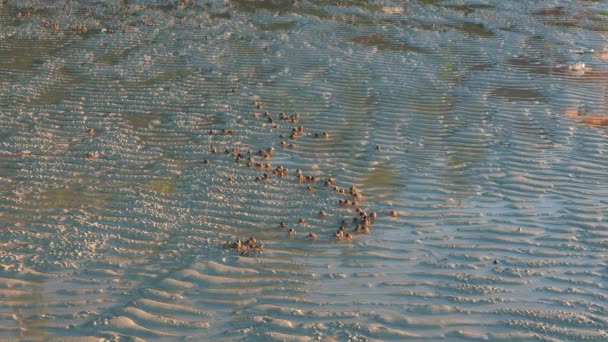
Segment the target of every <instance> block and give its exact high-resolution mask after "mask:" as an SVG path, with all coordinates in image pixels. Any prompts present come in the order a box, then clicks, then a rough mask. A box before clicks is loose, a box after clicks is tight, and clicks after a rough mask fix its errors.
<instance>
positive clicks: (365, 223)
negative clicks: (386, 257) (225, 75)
mask: <svg viewBox="0 0 608 342" xmlns="http://www.w3.org/2000/svg"><path fill="white" fill-rule="evenodd" d="M252 105H253V106H254V107H256V108H257V109H263V106H262V105H261V104H260V103H259V102H257V101H253V102H252ZM251 117H252V118H253V119H256V120H257V119H261V118H264V119H265V120H266V122H267V124H269V125H270V126H271V127H272V128H273V129H279V128H280V126H279V125H278V124H277V122H276V121H275V119H274V117H273V116H272V114H270V113H269V112H267V111H265V112H264V113H263V114H260V113H254V114H252V116H251ZM300 118H301V117H300V114H298V113H295V114H293V115H287V114H285V113H279V120H281V121H284V122H287V123H291V124H297V123H298V122H299V121H300ZM304 132H305V131H304V127H302V126H297V127H293V128H292V129H291V133H290V134H289V135H288V137H289V139H290V140H292V141H295V140H296V139H297V138H298V137H300V136H303V135H304V134H305V133H304ZM211 133H213V132H211ZM222 133H223V134H228V135H232V131H227V130H224V131H222ZM314 137H315V138H325V139H327V138H329V134H328V133H327V132H322V133H315V134H314ZM279 139H280V146H281V147H289V148H295V145H294V144H293V142H291V143H288V142H287V137H286V135H284V134H281V135H280V136H279ZM210 148H211V151H212V153H216V152H217V147H216V146H214V145H211V147H210ZM376 149H379V147H376ZM225 152H226V154H232V155H233V156H234V157H235V161H236V162H241V161H245V160H246V165H247V166H248V167H256V168H258V169H260V170H262V171H263V174H262V175H261V176H257V177H256V178H255V181H257V182H262V181H265V180H269V179H270V178H271V174H272V175H274V176H276V177H286V176H287V175H288V174H289V170H288V169H287V168H286V167H284V166H283V165H279V166H277V167H276V168H274V169H273V167H272V165H271V164H270V161H271V159H272V155H273V154H274V152H275V149H274V148H273V147H269V148H267V149H260V150H259V151H258V152H257V153H253V152H251V151H248V152H246V154H247V155H249V156H248V157H247V158H245V156H244V155H243V154H242V153H241V152H240V150H239V149H238V148H233V149H228V148H227V149H226V150H225ZM254 155H257V156H258V157H262V159H263V160H264V161H263V162H256V160H255V158H254ZM295 178H296V181H297V182H299V183H309V184H313V183H315V182H316V181H317V179H316V177H315V176H312V175H304V173H303V172H302V170H300V169H297V170H296V171H295ZM228 181H230V182H232V181H234V178H232V177H230V178H229V179H228ZM324 185H325V187H328V188H332V189H333V191H334V192H336V193H338V194H341V195H346V196H350V197H349V198H348V199H340V200H339V201H338V206H339V207H351V208H355V215H354V218H353V223H354V228H353V229H352V230H351V231H348V228H347V224H348V222H347V220H343V221H342V225H341V226H340V228H338V230H337V231H336V232H335V233H333V235H332V236H331V238H333V239H335V240H343V241H352V240H353V235H355V234H368V233H369V232H370V226H371V224H372V223H373V222H374V221H375V220H376V219H377V218H378V214H377V213H376V212H375V211H372V212H370V213H369V214H368V213H367V212H366V211H364V210H363V209H361V208H360V207H359V202H360V201H361V199H362V197H363V196H362V195H361V192H360V191H359V189H357V187H355V186H351V187H350V188H341V187H339V186H337V185H336V180H335V179H334V178H328V179H327V180H326V181H325V182H324ZM306 190H307V191H309V192H312V191H314V188H313V187H312V186H311V185H308V186H307V188H306ZM319 216H320V217H321V218H324V217H327V216H328V214H327V212H325V211H320V212H319ZM390 216H392V217H396V216H397V212H396V211H394V210H393V211H391V212H390ZM298 224H304V219H303V218H300V219H299V220H298ZM287 226H288V224H287V223H285V222H280V223H279V227H281V228H287ZM287 234H288V235H289V236H290V237H294V236H295V235H296V234H297V232H296V230H295V229H294V228H290V229H289V230H288V232H287ZM307 238H308V239H310V240H316V239H317V238H318V236H317V234H315V233H312V232H311V233H309V234H308V235H307ZM224 248H226V249H232V250H235V251H238V252H240V253H241V255H244V256H248V255H251V254H252V253H254V252H255V253H259V252H262V251H263V250H264V247H263V245H262V244H258V243H257V240H256V239H255V238H254V237H250V238H249V239H247V240H246V242H242V241H241V240H236V241H233V242H226V243H225V244H224Z"/></svg>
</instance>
